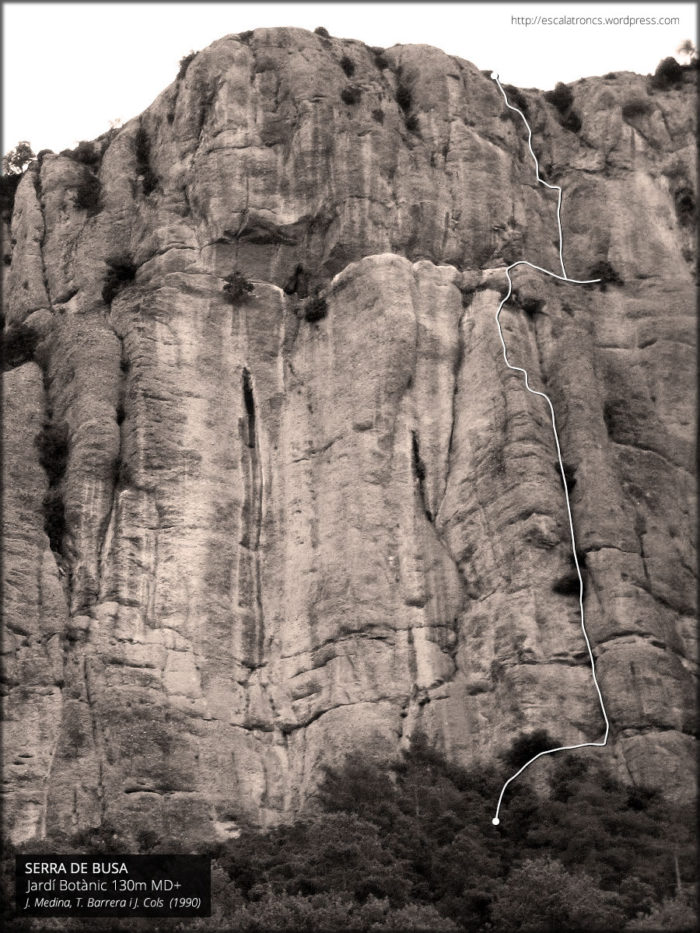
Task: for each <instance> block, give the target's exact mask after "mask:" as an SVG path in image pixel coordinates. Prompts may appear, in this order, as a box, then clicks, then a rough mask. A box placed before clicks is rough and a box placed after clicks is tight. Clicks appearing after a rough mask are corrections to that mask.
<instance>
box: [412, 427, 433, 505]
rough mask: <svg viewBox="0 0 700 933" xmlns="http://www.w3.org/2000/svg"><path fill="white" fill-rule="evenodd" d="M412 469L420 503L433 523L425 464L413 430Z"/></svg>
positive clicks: (416, 435)
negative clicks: (427, 491)
mask: <svg viewBox="0 0 700 933" xmlns="http://www.w3.org/2000/svg"><path fill="white" fill-rule="evenodd" d="M411 469H412V470H413V476H414V478H415V479H416V481H417V485H418V498H419V499H420V504H421V506H422V507H423V511H424V512H425V516H426V518H427V519H428V521H429V522H431V523H432V522H433V521H434V518H433V513H432V512H431V511H430V509H429V508H428V503H427V501H426V497H425V464H424V463H423V461H422V460H421V456H420V446H419V443H418V434H417V433H416V432H415V431H411Z"/></svg>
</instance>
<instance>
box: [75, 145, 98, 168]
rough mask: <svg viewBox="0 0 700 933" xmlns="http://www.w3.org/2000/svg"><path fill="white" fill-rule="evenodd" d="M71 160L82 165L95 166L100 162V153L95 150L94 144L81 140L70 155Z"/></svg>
mask: <svg viewBox="0 0 700 933" xmlns="http://www.w3.org/2000/svg"><path fill="white" fill-rule="evenodd" d="M70 157H71V159H73V160H74V161H75V162H80V163H81V164H82V165H96V164H97V163H98V162H99V161H100V153H99V152H98V150H97V149H96V148H95V145H94V143H90V142H85V140H82V141H81V142H79V143H78V145H77V146H76V148H75V149H73V150H72V151H71V153H70Z"/></svg>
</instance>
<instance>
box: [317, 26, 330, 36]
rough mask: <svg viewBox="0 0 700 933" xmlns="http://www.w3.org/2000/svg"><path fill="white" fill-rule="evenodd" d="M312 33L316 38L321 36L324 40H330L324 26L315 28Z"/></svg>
mask: <svg viewBox="0 0 700 933" xmlns="http://www.w3.org/2000/svg"><path fill="white" fill-rule="evenodd" d="M314 32H315V33H316V35H317V36H322V37H323V38H324V39H330V37H331V34H330V33H329V32H328V30H327V29H326V28H325V26H317V27H316V28H315V29H314Z"/></svg>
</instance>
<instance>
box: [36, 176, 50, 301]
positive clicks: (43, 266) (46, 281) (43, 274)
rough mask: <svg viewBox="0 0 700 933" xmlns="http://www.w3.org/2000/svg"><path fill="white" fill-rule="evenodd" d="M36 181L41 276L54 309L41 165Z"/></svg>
mask: <svg viewBox="0 0 700 933" xmlns="http://www.w3.org/2000/svg"><path fill="white" fill-rule="evenodd" d="M32 180H33V182H34V190H35V191H36V200H37V204H38V205H39V213H40V214H41V239H40V240H39V260H40V262H41V277H42V280H43V283H44V291H45V292H46V300H47V302H48V304H49V309H50V310H51V311H53V302H52V300H51V292H50V290H49V279H48V275H47V272H46V259H45V257H44V243H45V241H46V211H45V206H44V195H43V188H42V184H41V168H40V167H39V168H38V169H37V171H36V172H35V174H34V178H33V179H32Z"/></svg>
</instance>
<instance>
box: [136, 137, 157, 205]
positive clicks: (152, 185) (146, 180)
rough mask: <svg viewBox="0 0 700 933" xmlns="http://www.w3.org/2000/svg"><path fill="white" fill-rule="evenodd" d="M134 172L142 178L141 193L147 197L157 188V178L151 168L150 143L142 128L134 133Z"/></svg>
mask: <svg viewBox="0 0 700 933" xmlns="http://www.w3.org/2000/svg"><path fill="white" fill-rule="evenodd" d="M135 153H136V171H137V173H138V174H139V175H141V177H142V178H143V193H144V195H146V197H148V195H149V194H150V193H151V192H152V191H154V190H155V189H156V188H157V186H158V176H157V175H156V173H155V172H154V171H153V169H152V167H151V141H150V139H149V138H148V133H147V132H146V130H145V128H144V127H143V126H139V128H138V130H137V131H136V140H135Z"/></svg>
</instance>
